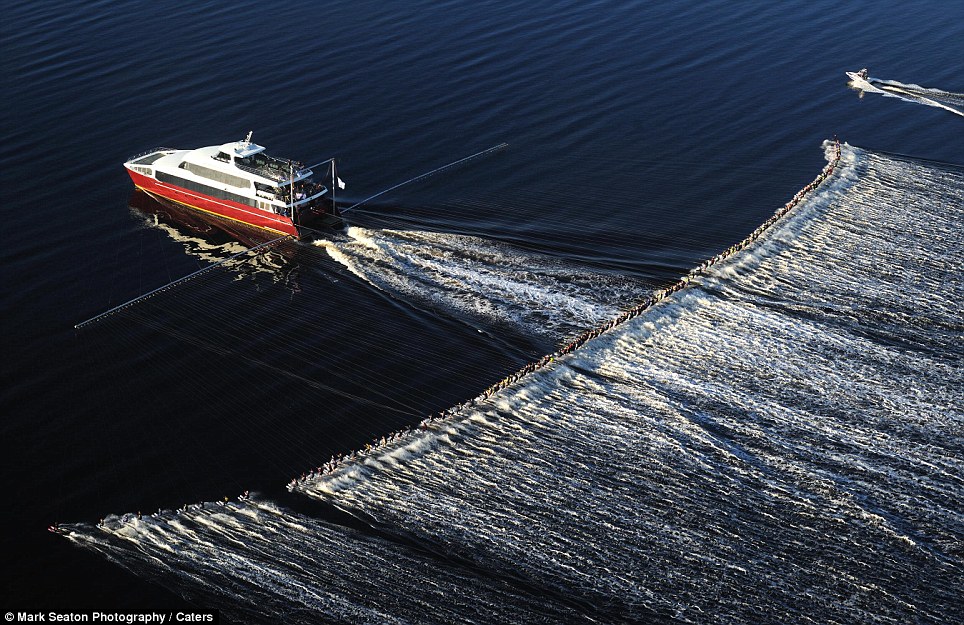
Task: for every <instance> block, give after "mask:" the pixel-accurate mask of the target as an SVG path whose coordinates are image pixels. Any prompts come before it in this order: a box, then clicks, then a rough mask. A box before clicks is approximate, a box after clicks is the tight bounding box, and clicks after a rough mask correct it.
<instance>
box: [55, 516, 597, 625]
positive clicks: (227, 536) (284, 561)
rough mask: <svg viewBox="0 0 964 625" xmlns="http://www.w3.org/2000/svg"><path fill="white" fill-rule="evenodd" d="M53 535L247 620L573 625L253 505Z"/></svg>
mask: <svg viewBox="0 0 964 625" xmlns="http://www.w3.org/2000/svg"><path fill="white" fill-rule="evenodd" d="M59 531H60V532H62V533H63V534H64V535H65V536H66V537H67V538H68V539H69V540H71V541H72V542H74V543H76V544H78V545H80V546H82V547H85V548H88V549H91V550H93V551H96V552H98V553H100V554H101V555H103V556H105V557H106V558H107V559H109V560H111V561H113V562H115V563H117V564H119V565H121V566H123V567H125V568H127V569H129V570H131V571H132V572H134V573H135V574H138V575H143V576H145V577H147V578H149V579H152V580H154V581H157V582H159V583H160V584H162V585H164V586H167V587H170V588H172V589H173V590H175V591H176V592H181V593H183V594H184V595H185V596H188V597H189V598H191V599H192V600H194V601H198V602H201V603H204V604H206V605H211V604H214V605H227V606H228V607H227V608H226V609H225V611H226V612H227V613H228V614H230V616H231V618H232V619H234V620H237V621H238V622H243V623H305V624H314V623H318V622H320V621H324V622H331V623H373V624H375V623H411V622H420V623H440V624H448V623H454V622H458V621H464V620H475V619H482V620H483V621H484V622H502V623H509V622H562V621H565V622H579V616H578V614H577V613H576V612H575V611H574V610H573V609H572V608H568V607H566V606H565V605H564V604H563V605H560V604H559V602H551V601H548V600H546V599H539V598H536V597H531V596H530V597H526V596H523V595H520V594H519V593H518V592H517V591H514V590H513V589H512V587H511V586H510V585H509V584H508V583H507V582H505V581H500V580H498V579H493V578H491V577H482V576H480V575H478V574H476V573H473V572H472V571H470V570H467V569H465V568H464V567H459V566H456V565H453V564H447V563H445V562H443V561H440V560H439V559H437V558H433V557H431V556H426V555H425V554H420V553H419V552H418V551H416V550H414V549H411V548H409V547H405V546H403V545H400V544H398V543H397V542H395V541H390V540H385V539H383V538H378V537H373V536H369V535H365V534H362V533H360V532H358V531H355V530H351V529H349V528H346V527H343V526H340V525H335V524H331V523H326V522H323V521H318V520H315V519H312V518H309V517H306V516H304V515H300V514H298V513H295V512H292V511H290V510H285V509H283V508H279V507H278V506H276V505H275V504H273V503H271V502H269V501H259V500H257V499H256V498H248V499H246V500H245V501H239V502H233V501H232V502H220V503H207V504H197V505H193V506H187V507H186V508H184V509H182V510H179V511H176V512H174V511H159V512H157V513H155V514H152V515H145V516H140V515H134V514H127V515H124V516H122V517H117V516H109V517H107V518H105V519H104V520H102V521H101V522H100V523H99V524H98V525H97V526H90V525H86V524H73V525H64V526H61V527H60V530H59ZM415 571H422V572H424V573H425V574H424V575H422V574H414V572H415ZM386 589H390V592H387V591H386ZM466 589H471V592H465V591H466Z"/></svg>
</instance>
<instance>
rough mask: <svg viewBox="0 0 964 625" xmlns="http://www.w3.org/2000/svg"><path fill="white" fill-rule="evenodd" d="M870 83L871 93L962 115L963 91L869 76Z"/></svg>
mask: <svg viewBox="0 0 964 625" xmlns="http://www.w3.org/2000/svg"><path fill="white" fill-rule="evenodd" d="M870 83H871V85H872V86H873V87H874V88H875V89H874V91H871V93H882V94H883V95H884V96H886V97H892V98H899V99H901V100H903V101H905V102H912V103H914V104H924V105H926V106H933V107H937V108H941V109H944V110H945V111H950V112H951V113H954V114H955V115H960V116H962V117H964V93H952V92H950V91H943V90H941V89H929V88H927V87H921V86H920V85H914V84H904V83H902V82H897V81H896V80H882V79H877V78H871V79H870Z"/></svg>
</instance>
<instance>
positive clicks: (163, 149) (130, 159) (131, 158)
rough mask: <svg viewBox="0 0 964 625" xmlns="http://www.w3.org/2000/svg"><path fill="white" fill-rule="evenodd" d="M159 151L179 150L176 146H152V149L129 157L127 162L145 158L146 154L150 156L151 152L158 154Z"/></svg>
mask: <svg viewBox="0 0 964 625" xmlns="http://www.w3.org/2000/svg"><path fill="white" fill-rule="evenodd" d="M157 152H177V150H176V149H174V148H164V147H158V148H151V149H150V150H145V151H143V152H140V153H138V154H135V155H134V156H131V157H128V159H127V161H125V162H127V163H130V162H131V161H136V160H137V159H139V158H144V157H145V156H150V155H151V154H156V153H157Z"/></svg>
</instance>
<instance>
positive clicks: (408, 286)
mask: <svg viewBox="0 0 964 625" xmlns="http://www.w3.org/2000/svg"><path fill="white" fill-rule="evenodd" d="M317 245H321V246H323V247H324V248H325V249H326V250H327V251H328V253H329V255H330V256H331V257H332V258H333V259H334V260H336V261H337V262H339V263H341V264H342V265H344V266H345V267H346V268H348V270H349V271H351V272H352V273H354V274H355V275H357V276H359V277H360V278H362V279H363V280H365V281H367V282H369V283H370V284H372V285H374V286H375V287H377V288H379V289H381V290H383V291H385V292H387V293H389V294H391V295H393V296H395V297H399V298H402V299H405V300H407V301H410V302H413V303H416V304H418V305H421V306H427V307H430V308H433V309H436V310H441V311H443V312H446V313H449V314H452V315H456V316H458V317H469V318H472V319H476V320H478V321H481V322H483V323H487V324H491V325H494V326H497V327H508V328H510V329H512V330H514V331H517V332H521V333H524V334H526V335H529V336H540V337H545V338H549V339H551V340H554V341H557V342H563V341H566V340H567V339H572V338H574V337H575V336H577V335H578V334H579V333H580V332H582V331H584V330H585V329H586V328H590V327H594V326H597V325H599V324H600V323H602V322H603V321H606V320H608V319H610V318H612V317H613V316H615V315H616V314H617V313H618V312H619V310H620V309H621V308H623V307H625V305H626V302H627V301H635V300H638V299H640V298H642V296H643V294H644V293H646V292H647V290H646V288H645V286H643V285H642V284H641V283H640V282H639V281H637V280H633V279H631V278H627V277H622V276H615V275H610V274H606V273H602V272H598V271H591V270H587V269H586V268H585V267H581V266H576V265H573V264H572V263H567V262H565V261H561V260H559V259H555V258H551V257H548V256H544V255H540V254H536V253H532V252H527V251H524V250H520V249H517V248H514V247H512V246H510V245H507V244H503V243H499V242H495V241H488V240H485V239H480V238H477V237H471V236H464V235H455V234H444V233H435V232H420V231H399V230H368V229H365V228H360V227H357V226H356V227H352V228H350V229H349V231H348V237H347V238H345V239H334V240H321V241H318V242H317Z"/></svg>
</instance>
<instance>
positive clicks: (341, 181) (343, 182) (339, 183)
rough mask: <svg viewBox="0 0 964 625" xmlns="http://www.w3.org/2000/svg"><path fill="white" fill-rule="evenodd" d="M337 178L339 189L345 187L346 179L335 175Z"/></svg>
mask: <svg viewBox="0 0 964 625" xmlns="http://www.w3.org/2000/svg"><path fill="white" fill-rule="evenodd" d="M335 180H337V181H338V188H339V189H344V188H345V181H344V180H342V179H341V178H339V177H338V176H335Z"/></svg>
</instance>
